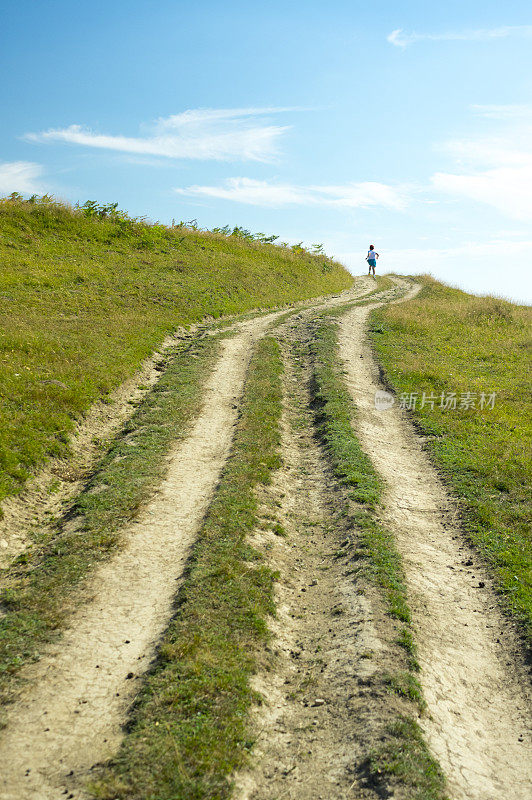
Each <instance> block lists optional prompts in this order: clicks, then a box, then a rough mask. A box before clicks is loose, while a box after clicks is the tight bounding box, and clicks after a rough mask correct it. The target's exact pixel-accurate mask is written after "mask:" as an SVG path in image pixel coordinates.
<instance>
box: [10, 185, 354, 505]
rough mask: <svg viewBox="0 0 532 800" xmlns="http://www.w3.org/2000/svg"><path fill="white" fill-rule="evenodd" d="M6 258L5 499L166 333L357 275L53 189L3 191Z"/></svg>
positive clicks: (319, 258)
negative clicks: (71, 199) (74, 204)
mask: <svg viewBox="0 0 532 800" xmlns="http://www.w3.org/2000/svg"><path fill="white" fill-rule="evenodd" d="M242 234H243V235H242ZM0 259H1V264H2V270H1V273H0V363H1V372H0V397H1V398H2V404H1V407H0V502H1V500H2V499H3V498H5V497H6V496H8V495H12V494H15V493H17V492H18V491H19V490H20V488H21V486H22V485H23V483H24V481H25V480H26V478H27V477H28V475H29V474H30V473H31V471H32V470H33V469H34V468H35V467H36V465H38V464H39V463H41V462H42V461H43V460H44V459H45V458H46V456H48V455H51V454H54V455H58V454H62V453H64V452H66V450H67V447H68V435H69V432H70V431H71V429H72V426H73V420H74V419H76V418H79V416H80V415H82V414H83V412H84V411H86V409H87V408H88V407H89V406H90V405H91V403H93V402H94V401H95V400H96V399H98V398H101V397H102V396H105V395H106V394H107V393H108V392H109V391H110V390H111V389H112V388H113V387H115V386H117V385H118V384H119V383H121V382H122V381H124V380H125V379H126V378H127V377H129V376H130V375H131V374H132V373H133V372H134V371H135V369H136V368H137V367H138V366H139V365H140V363H141V362H142V360H143V359H144V358H146V357H147V356H148V355H149V354H150V353H151V352H152V351H153V350H154V348H155V347H156V346H157V345H158V344H159V343H160V342H161V341H162V339H163V338H164V336H165V334H166V333H168V332H170V331H172V330H175V328H176V327H178V326H180V325H188V324H191V323H193V322H196V321H198V320H200V319H202V318H203V317H205V316H207V315H210V316H212V317H219V316H221V315H225V314H238V313H241V312H245V311H249V310H251V309H253V308H257V307H271V306H277V305H282V304H285V303H288V302H293V301H296V300H301V299H305V298H310V297H316V296H318V295H321V294H326V293H330V292H336V291H339V290H342V289H345V288H347V287H348V286H350V285H351V283H352V278H351V276H350V275H349V273H348V272H347V270H346V269H345V268H344V267H342V266H341V265H340V264H337V263H334V262H332V261H330V260H329V259H327V258H326V257H325V256H323V255H315V254H310V253H308V252H306V251H304V250H302V249H298V248H295V249H294V248H289V247H283V246H276V245H273V244H271V243H267V242H260V241H256V240H252V239H251V238H249V237H246V232H245V231H244V232H242V231H237V234H236V235H227V231H225V232H223V231H222V232H218V233H215V232H208V231H207V232H205V231H199V230H197V229H195V228H191V227H187V226H184V225H180V226H177V227H174V228H167V227H165V226H162V225H147V224H145V223H143V222H142V221H136V220H131V219H130V218H128V217H127V216H126V215H124V214H121V213H120V212H113V211H111V213H110V215H107V216H106V217H105V216H104V218H101V217H98V216H87V215H86V214H84V213H83V212H82V211H73V210H72V209H70V208H68V207H66V206H63V205H61V204H58V203H54V202H49V201H47V200H45V202H42V201H41V202H33V203H31V202H22V201H20V200H14V201H13V200H4V201H2V202H0Z"/></svg>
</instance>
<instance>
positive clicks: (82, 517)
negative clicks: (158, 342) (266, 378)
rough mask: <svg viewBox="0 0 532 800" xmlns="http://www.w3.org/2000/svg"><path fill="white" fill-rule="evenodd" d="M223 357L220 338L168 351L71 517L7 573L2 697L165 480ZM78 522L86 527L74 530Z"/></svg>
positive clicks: (0, 622)
mask: <svg viewBox="0 0 532 800" xmlns="http://www.w3.org/2000/svg"><path fill="white" fill-rule="evenodd" d="M217 352H218V340H217V339H216V338H214V337H205V338H204V339H192V340H190V341H187V342H186V343H181V344H180V345H176V346H175V347H174V348H172V349H171V350H170V351H168V352H167V354H166V360H167V364H166V371H165V372H164V373H163V375H162V376H161V378H160V380H159V381H158V383H157V384H156V385H155V386H154V388H153V389H152V390H151V392H149V394H147V395H146V396H145V398H144V399H143V401H142V402H141V404H140V405H139V407H138V408H137V409H136V411H135V413H134V415H133V417H132V418H131V419H130V421H129V422H128V423H127V425H126V427H125V428H124V429H123V430H122V432H121V433H120V435H119V436H118V437H117V438H116V439H115V441H114V442H113V444H112V446H111V448H110V450H109V452H108V453H107V454H106V455H105V456H104V457H103V459H102V461H101V463H100V465H99V466H98V468H97V469H96V471H95V473H94V475H93V477H92V479H91V480H90V482H89V483H88V485H87V486H86V489H85V491H84V492H83V493H82V494H81V495H80V496H79V498H78V499H77V501H76V503H75V505H74V508H73V510H72V511H71V512H70V513H69V515H68V518H67V519H63V520H62V521H61V522H60V525H59V529H58V530H57V529H56V530H54V531H52V532H48V533H47V534H46V536H45V535H44V534H43V533H41V534H39V532H38V531H37V532H36V533H35V540H34V542H33V544H32V546H30V547H29V549H28V550H27V551H26V552H25V553H23V554H22V555H21V556H20V557H19V558H18V559H17V561H16V562H15V565H14V566H12V567H11V568H10V570H9V571H8V572H7V573H6V580H5V581H4V588H3V589H2V591H1V592H0V603H1V607H2V610H3V612H4V613H3V614H2V616H1V617H0V698H5V697H6V695H8V694H9V689H10V686H11V684H12V680H13V678H14V676H15V675H16V673H17V671H18V669H19V668H20V666H21V665H22V664H24V663H25V662H27V661H28V660H31V659H35V658H37V657H38V654H39V649H40V647H41V646H42V644H43V643H44V642H45V641H46V640H48V639H49V638H50V637H52V636H54V635H56V633H57V631H58V630H59V629H60V627H61V625H62V623H63V621H64V619H65V616H66V615H67V614H68V612H69V610H70V609H71V608H72V607H73V605H74V604H75V602H76V593H75V592H74V591H73V590H74V589H75V587H76V585H77V584H78V583H79V581H80V580H81V579H82V578H83V577H84V576H86V575H87V573H88V572H89V570H90V569H91V568H92V567H93V566H94V565H95V564H96V563H97V562H98V561H100V560H101V559H103V558H106V557H107V556H108V555H109V553H110V552H111V551H112V550H113V549H114V548H116V547H117V546H118V545H119V542H120V528H121V527H122V525H123V524H125V523H127V522H128V520H130V519H131V518H132V517H134V516H135V514H136V512H137V510H138V508H139V506H141V505H142V503H144V502H145V501H146V499H147V498H148V497H149V495H150V493H151V491H152V490H153V488H154V487H155V486H156V485H157V483H158V481H159V480H160V479H161V477H162V475H163V474H164V471H165V469H166V466H167V463H166V460H165V456H166V454H167V453H168V452H169V450H170V448H171V446H172V445H173V444H174V443H175V441H176V439H179V438H180V437H181V436H183V435H185V434H186V432H187V430H188V427H189V423H190V421H191V420H192V418H193V417H194V415H195V414H196V412H197V411H198V409H199V406H200V403H201V398H202V387H203V384H204V382H205V380H206V378H207V377H208V375H209V372H210V369H211V366H212V365H213V363H214V360H215V357H216V355H217ZM132 440H134V442H135V443H136V446H134V447H132V446H130V443H131V441H132ZM102 487H103V491H97V492H93V491H91V490H94V489H101V488H102ZM74 521H79V527H76V528H75V529H74V530H72V522H74Z"/></svg>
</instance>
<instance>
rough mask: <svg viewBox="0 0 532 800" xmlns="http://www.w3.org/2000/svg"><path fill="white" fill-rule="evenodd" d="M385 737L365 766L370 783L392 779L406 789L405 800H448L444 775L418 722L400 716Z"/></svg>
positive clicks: (378, 784)
mask: <svg viewBox="0 0 532 800" xmlns="http://www.w3.org/2000/svg"><path fill="white" fill-rule="evenodd" d="M387 734H388V736H387V738H386V740H385V742H384V743H383V744H382V745H381V747H379V748H376V749H375V750H374V751H373V753H372V754H371V757H370V758H369V759H368V761H367V763H366V765H365V767H366V771H367V773H368V777H369V778H370V781H371V783H375V784H377V786H380V784H381V782H382V778H383V776H393V777H394V778H396V779H397V780H398V781H399V782H400V783H402V784H403V785H406V786H408V795H405V796H406V797H408V800H448V795H447V794H446V793H445V792H444V790H443V785H444V776H443V773H442V771H441V768H440V767H439V765H438V763H437V762H436V761H435V760H434V758H432V756H431V754H430V752H429V751H428V749H427V746H426V744H425V741H424V739H423V732H422V730H421V728H420V727H419V725H418V724H417V722H415V720H413V719H411V718H410V717H401V718H400V719H398V720H397V722H395V723H394V724H393V725H390V726H389V728H388V730H387Z"/></svg>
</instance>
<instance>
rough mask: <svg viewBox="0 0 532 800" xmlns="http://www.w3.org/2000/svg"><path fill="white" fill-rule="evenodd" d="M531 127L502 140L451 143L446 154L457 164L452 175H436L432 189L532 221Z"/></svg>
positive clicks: (518, 130)
mask: <svg viewBox="0 0 532 800" xmlns="http://www.w3.org/2000/svg"><path fill="white" fill-rule="evenodd" d="M531 142H532V126H528V125H524V126H521V127H519V128H518V129H515V130H513V131H512V132H510V133H508V134H506V135H505V136H499V137H492V138H479V139H465V140H453V141H451V142H448V143H447V145H446V148H445V149H446V150H447V152H448V153H449V154H451V155H452V156H454V157H455V158H456V161H457V169H455V170H454V171H452V172H437V173H436V174H434V175H433V176H432V181H431V182H432V186H433V187H434V188H435V189H437V190H438V191H440V192H445V193H447V194H451V195H454V196H462V197H467V198H470V199H472V200H476V201H477V202H480V203H485V204H487V205H490V206H492V207H493V208H496V209H498V210H499V211H501V212H502V213H503V214H505V215H506V216H509V217H512V218H514V219H519V220H532V145H531V144H530V143H531Z"/></svg>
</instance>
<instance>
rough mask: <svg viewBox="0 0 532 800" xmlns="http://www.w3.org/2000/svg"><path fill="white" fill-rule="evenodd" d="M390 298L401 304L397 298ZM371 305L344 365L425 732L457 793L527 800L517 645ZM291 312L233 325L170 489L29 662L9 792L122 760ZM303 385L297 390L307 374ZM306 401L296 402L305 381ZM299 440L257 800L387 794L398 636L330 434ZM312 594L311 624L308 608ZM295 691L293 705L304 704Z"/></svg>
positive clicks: (4, 749) (359, 320) (250, 786)
mask: <svg viewBox="0 0 532 800" xmlns="http://www.w3.org/2000/svg"><path fill="white" fill-rule="evenodd" d="M358 287H359V291H352V292H347V293H342V295H338V296H336V297H334V298H326V299H325V300H324V301H323V303H321V304H320V303H317V304H316V305H315V306H314V307H313V308H315V309H317V308H319V307H320V306H321V307H325V308H326V307H330V306H334V305H337V304H341V303H344V302H346V301H348V300H351V299H362V298H363V297H364V296H365V295H367V294H369V292H370V291H371V290H372V289H373V288H374V284H373V282H372V281H369V280H367V279H363V280H361V281H360V282H359V283H358ZM403 288H404V285H403ZM376 299H379V300H380V299H382V300H384V301H389V300H391V299H392V293H391V292H388V293H383V294H382V295H381V296H380V297H378V298H376ZM370 309H371V306H368V307H366V308H358V309H355V310H353V311H351V312H349V313H348V314H347V315H345V317H344V319H343V322H342V327H341V331H342V339H341V343H342V355H343V358H344V359H345V361H346V370H347V372H348V380H349V383H350V388H351V390H352V393H353V397H354V399H355V402H356V403H357V405H358V406H359V433H360V438H361V443H362V446H363V447H364V449H365V450H366V451H367V452H368V454H369V455H370V456H371V457H372V459H373V461H374V464H375V466H376V467H377V469H378V470H379V471H380V472H381V474H382V475H383V476H384V478H385V479H386V481H387V485H388V493H387V497H386V512H385V513H386V516H385V521H386V524H387V525H388V526H389V527H391V528H392V529H393V530H394V532H395V533H396V535H397V541H398V544H399V546H400V548H401V550H402V553H403V556H404V559H405V566H406V570H407V576H408V580H409V585H410V590H411V595H412V597H411V604H412V606H413V607H414V615H415V622H416V629H417V632H418V639H419V645H420V660H421V661H422V667H423V672H422V682H423V686H424V690H425V694H426V699H427V701H428V704H429V710H430V713H431V717H430V718H427V720H426V722H425V723H424V724H425V729H426V733H427V737H428V739H429V742H430V745H431V747H432V749H433V751H434V753H435V754H436V756H437V757H438V758H439V759H440V761H441V763H442V766H443V767H444V769H445V771H446V774H447V777H448V779H449V786H450V789H451V791H452V798H453V800H499V798H500V797H501V798H502V797H504V798H508V800H525V798H528V791H527V789H528V785H529V784H528V783H527V781H529V780H530V776H528V777H527V773H526V769H527V760H526V753H527V752H529V751H527V750H526V749H525V748H527V747H529V744H527V741H526V740H525V741H522V740H521V739H522V736H521V735H522V734H524V733H525V725H526V721H527V719H529V717H527V714H528V712H527V707H526V702H527V701H526V697H525V696H524V692H523V690H522V688H521V684H520V682H519V680H518V679H516V678H515V676H512V674H511V673H510V670H508V668H507V667H506V666H505V664H504V662H503V657H504V653H505V652H506V651H505V649H504V647H505V643H506V645H507V644H508V642H507V640H505V637H504V632H503V631H502V620H501V619H500V617H499V615H498V613H497V612H496V611H495V610H494V609H493V608H492V605H493V600H492V598H491V595H490V594H489V591H488V590H486V591H484V592H482V591H481V590H480V589H477V588H474V587H473V584H472V580H471V576H470V574H469V573H468V572H467V570H465V569H464V568H463V566H462V563H461V562H462V561H463V560H464V557H465V550H464V549H463V545H460V544H459V533H458V531H455V530H454V529H453V528H452V524H451V516H450V514H451V504H450V502H449V500H448V498H447V497H446V495H445V492H444V491H443V488H442V487H441V485H440V484H439V481H438V478H437V476H436V474H435V472H434V470H433V468H432V467H431V466H430V464H429V462H428V460H427V458H426V457H425V455H424V454H423V452H422V451H421V448H420V445H419V441H418V439H417V437H416V436H415V434H414V433H413V432H412V430H411V429H410V427H409V426H408V424H407V423H406V422H405V421H404V420H403V419H402V418H401V416H400V415H399V414H398V413H396V412H395V411H393V410H392V411H387V412H376V411H375V410H374V408H373V397H374V391H375V389H376V388H378V380H377V376H376V369H375V367H374V364H373V361H372V357H371V353H370V351H369V349H368V348H367V347H365V346H364V344H363V343H364V321H365V319H366V316H367V313H368V311H369V310H370ZM283 313H284V312H276V313H274V314H268V315H265V316H262V317H258V318H255V319H252V320H250V321H248V322H245V323H237V324H235V325H233V326H232V328H233V331H234V334H235V335H234V336H233V337H232V338H230V339H227V340H225V342H224V344H223V352H222V355H221V357H220V360H219V362H218V364H217V366H216V368H215V370H214V372H213V374H212V375H211V377H210V379H209V381H208V383H207V387H206V391H205V400H204V405H203V409H202V411H201V413H200V415H199V417H198V418H197V420H196V421H195V423H194V425H193V428H192V430H191V432H190V434H189V435H188V437H187V438H186V439H185V440H184V441H183V442H182V443H181V444H179V446H177V447H176V449H175V451H174V452H173V453H172V454H171V457H170V459H169V470H168V474H167V477H166V479H165V481H164V482H163V483H162V484H161V486H160V489H159V491H158V493H157V494H156V495H155V497H154V498H153V500H152V501H151V502H150V503H149V504H148V506H147V507H146V508H145V509H144V511H143V512H142V513H141V514H140V515H139V517H138V519H137V521H136V522H135V524H133V525H131V526H130V528H129V529H128V530H127V531H125V532H124V537H123V538H124V540H125V545H124V548H123V549H122V550H121V551H119V552H118V553H117V554H116V555H114V556H113V557H112V558H111V559H110V560H109V561H108V562H106V563H104V564H102V565H100V566H99V567H98V568H97V570H96V571H95V573H94V574H93V575H92V576H91V577H90V578H89V580H88V581H87V586H86V597H87V602H86V604H85V606H84V607H83V608H80V609H78V611H76V612H75V613H74V615H73V616H72V618H71V619H70V622H69V626H68V629H67V630H66V631H65V634H64V636H63V638H62V639H61V641H60V642H59V643H58V644H55V645H53V646H51V647H49V648H47V650H46V652H45V653H44V655H43V657H42V659H41V661H40V662H39V663H38V664H36V665H32V666H30V667H28V668H26V669H25V670H24V675H23V677H24V679H25V684H26V688H25V689H24V690H23V691H22V693H21V697H20V699H19V700H18V701H17V702H16V703H15V704H13V706H12V707H11V708H10V709H9V712H8V725H7V728H6V729H5V730H4V731H2V732H1V735H0V763H1V764H2V765H3V775H2V783H1V784H0V798H2V800H15V798H16V799H17V800H19V798H25V799H26V798H27V800H37V799H39V800H41V799H42V800H56V799H57V798H59V797H60V796H62V794H64V795H65V796H67V795H68V796H70V797H71V798H83V797H85V793H84V790H83V788H82V787H83V779H84V778H85V777H86V775H87V774H88V771H89V770H90V768H91V766H92V765H94V764H95V763H96V762H98V761H102V760H104V759H107V758H108V757H109V756H111V755H112V754H113V753H114V752H115V751H116V749H117V746H118V744H119V741H120V739H121V736H122V730H121V725H122V724H123V722H124V721H125V720H126V719H127V712H128V708H129V706H130V704H131V702H132V700H133V699H134V697H135V695H136V693H137V691H138V688H137V687H138V682H139V680H141V679H142V675H143V673H144V672H145V671H146V669H147V668H148V666H149V664H150V662H151V659H152V657H153V654H154V651H155V648H156V645H157V641H158V639H159V637H160V635H161V633H162V631H163V630H164V629H165V627H166V625H167V623H168V620H169V618H170V615H171V612H172V600H173V598H174V596H175V594H176V591H177V588H178V586H179V581H180V579H181V576H182V572H183V567H184V564H185V562H186V559H187V556H188V553H189V551H190V547H191V545H192V543H193V542H194V540H195V536H196V533H197V531H198V529H199V526H200V524H201V521H202V518H203V515H204V513H205V510H206V509H207V507H208V504H209V501H210V499H211V497H212V494H213V492H214V490H215V487H216V484H217V481H218V478H219V475H220V472H221V470H222V468H223V464H224V462H225V460H226V458H227V456H228V453H229V450H230V447H231V441H232V434H233V429H234V425H235V423H236V420H237V415H238V402H239V399H240V396H241V392H242V388H243V384H244V380H245V375H246V369H247V365H248V363H249V358H250V355H251V351H252V349H253V345H254V343H255V342H256V341H257V340H258V339H259V338H260V337H261V336H263V335H264V334H265V333H266V332H267V330H268V328H269V326H270V325H271V324H272V323H274V322H275V321H278V320H279V318H280V317H281V316H282V314H283ZM301 316H303V318H304V316H305V312H304V311H303V312H300V314H299V317H300V318H301ZM293 319H294V321H295V323H296V326H297V325H298V322H297V319H296V318H295V317H293ZM361 356H362V357H361ZM291 379H292V381H296V382H297V378H295V377H294V374H292V378H291ZM293 391H294V395H295V396H297V392H298V389H297V388H296V387H295V386H294V389H293ZM301 396H302V395H301ZM301 402H303V403H304V402H307V403H308V398H307V400H306V401H305V400H304V399H303V400H302V401H301ZM306 413H307V416H308V409H307V412H306ZM284 447H285V468H284V473H283V472H282V471H281V473H280V475H279V480H281V481H283V480H284V483H283V486H282V489H283V492H282V494H284V498H283V508H284V512H283V513H284V514H285V517H286V519H285V521H286V523H287V527H289V526H290V524H292V526H294V525H296V527H298V531H297V536H298V537H299V538H298V540H297V543H295V544H294V546H292V544H291V542H290V539H288V540H286V541H285V540H284V539H277V540H276V539H275V534H273V533H271V534H264V536H265V537H266V538H267V537H268V536H269V537H270V544H272V547H273V550H272V554H273V557H274V558H275V557H276V556H277V557H278V558H279V561H280V562H282V564H281V581H280V588H279V595H278V599H279V600H280V614H279V620H278V623H277V627H276V630H275V633H276V635H277V642H278V648H279V650H280V658H279V662H278V665H277V666H279V673H278V674H277V676H274V677H271V676H270V677H269V678H268V679H267V680H266V682H265V681H264V679H263V678H262V679H260V680H259V685H258V688H259V689H262V690H263V691H264V692H265V693H266V694H267V695H269V697H270V700H271V704H270V709H269V710H268V711H264V710H262V711H259V712H258V716H259V717H260V719H259V726H260V725H262V724H263V725H264V729H265V731H267V736H265V737H264V739H265V741H264V743H262V742H261V741H260V740H259V743H258V747H257V752H258V754H259V766H258V768H257V769H255V770H254V771H251V772H249V773H246V775H241V776H239V789H240V794H241V796H242V797H253V798H257V800H259V798H260V800H268V799H269V798H274V797H280V796H286V797H293V798H300V799H301V800H307V798H316V799H317V798H320V797H322V798H324V800H325V799H326V800H330V799H331V798H338V799H340V798H344V797H351V796H352V797H358V798H360V800H362V798H368V799H369V798H374V797H375V796H376V795H375V793H374V790H373V789H372V788H371V787H368V786H365V785H364V783H363V781H361V776H360V775H359V774H356V772H354V771H353V765H354V764H355V763H357V762H360V759H361V757H362V756H363V754H364V750H367V742H365V743H364V747H362V748H360V742H361V741H362V739H363V736H364V730H363V729H364V726H367V727H366V729H367V730H368V731H369V730H370V728H371V725H370V724H369V723H371V714H372V713H373V708H372V704H373V698H372V695H371V686H369V685H368V689H367V692H366V694H364V690H363V688H361V687H363V685H364V681H366V682H367V683H368V684H369V683H371V671H372V669H375V666H372V663H371V661H370V660H369V659H368V658H367V652H368V651H374V652H375V653H379V652H380V653H382V652H383V651H385V650H386V644H383V643H381V642H380V641H379V637H378V634H377V632H376V630H375V628H374V626H373V614H374V609H372V608H371V607H369V606H368V604H367V601H366V600H364V598H361V597H359V596H358V595H357V594H356V591H355V589H354V588H353V586H352V583H351V581H350V580H348V579H347V578H346V576H345V574H344V573H345V572H346V568H347V567H348V564H347V561H346V562H345V563H344V562H343V561H342V556H341V555H340V556H338V554H337V553H335V551H334V550H333V548H336V547H338V546H340V544H341V539H342V532H341V526H340V527H339V528H337V529H336V530H333V529H332V528H331V526H334V524H335V519H334V513H333V511H334V509H331V508H330V507H329V506H328V505H327V504H328V503H330V496H329V494H328V493H329V492H330V484H327V475H326V468H325V465H324V462H323V459H322V456H321V455H320V453H319V448H318V446H317V444H316V442H314V441H312V438H311V434H310V433H309V430H307V432H306V434H301V437H300V440H299V441H298V439H297V436H296V435H295V434H294V432H293V431H292V432H290V431H289V430H288V426H287V424H286V419H285V437H284ZM283 475H284V477H283ZM274 489H275V487H274ZM290 519H291V520H292V523H291V522H290ZM442 520H443V521H442ZM294 521H295V522H294ZM453 536H454V537H455V538H453ZM272 537H274V538H273V539H272ZM322 546H323V548H324V551H323V553H322V554H320V553H318V551H319V549H320V547H322ZM299 547H303V549H304V550H305V552H304V554H300V553H299V552H298V548H299ZM327 548H328V549H327ZM340 549H341V548H340ZM467 553H468V555H469V551H467ZM324 565H325V566H327V571H326V572H325V571H324V570H322V569H321V567H323V566H324ZM283 569H284V570H285V575H288V579H287V580H285V581H284V583H283V579H282V574H283ZM479 574H480V573H479V572H478V571H476V572H475V576H476V578H477V581H478V577H479ZM314 581H316V582H315V583H314ZM303 591H304V594H303V593H302V592H303ZM303 597H304V598H305V601H303ZM303 602H304V603H305V605H306V606H307V608H306V609H304V610H305V612H307V611H308V614H307V620H308V622H306V621H305V618H304V617H302V616H300V615H299V614H300V610H301V606H302V605H303ZM335 609H336V611H335ZM333 612H334V613H333ZM329 615H331V616H332V617H334V624H329ZM486 626H491V627H486ZM457 630H458V631H459V634H461V632H462V631H465V634H464V635H463V636H461V635H457ZM466 636H467V638H466ZM498 638H499V639H500V641H501V642H502V643H503V644H502V645H499V644H498V643H497V639H498ZM318 639H319V642H318V641H317V640H318ZM315 640H316V642H315ZM355 641H356V645H355V644H354V642H355ZM314 643H316V649H315V650H312V649H311V648H312V646H313V644H314ZM296 662H297V665H296ZM302 662H305V664H304V668H302V667H300V666H299V664H300V663H302ZM322 668H323V669H322ZM298 670H301V671H300V672H298ZM457 676H458V679H457ZM285 682H286V685H285ZM357 684H358V685H357ZM287 695H292V696H293V697H291V699H290V701H289V702H287ZM302 699H303V702H302ZM316 700H320V701H321V700H323V701H325V702H323V703H322V702H319V703H317V704H316ZM305 703H307V705H305ZM313 703H314V705H313ZM261 715H262V716H261ZM528 763H530V761H529V762H528ZM154 768H156V765H154ZM313 776H317V777H314V778H313Z"/></svg>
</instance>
